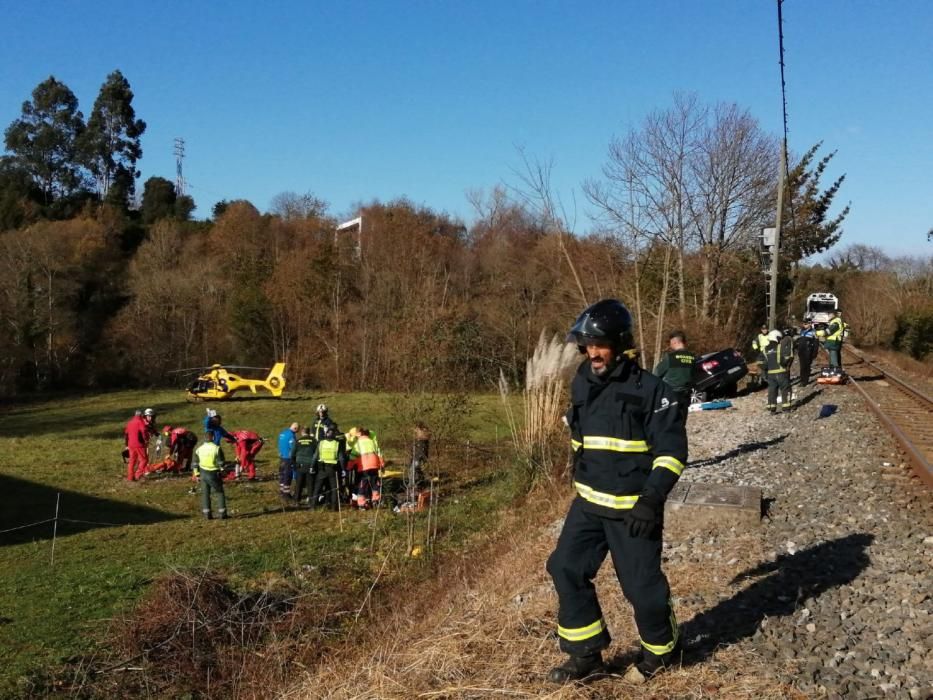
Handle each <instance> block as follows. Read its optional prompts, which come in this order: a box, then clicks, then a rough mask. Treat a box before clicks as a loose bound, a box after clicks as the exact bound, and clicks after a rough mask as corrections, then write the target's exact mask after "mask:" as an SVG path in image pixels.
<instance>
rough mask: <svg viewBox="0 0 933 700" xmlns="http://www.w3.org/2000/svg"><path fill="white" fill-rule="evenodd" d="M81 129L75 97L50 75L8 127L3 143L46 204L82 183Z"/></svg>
mask: <svg viewBox="0 0 933 700" xmlns="http://www.w3.org/2000/svg"><path fill="white" fill-rule="evenodd" d="M84 129H85V126H84V115H82V114H81V112H80V111H78V99H77V98H76V97H75V96H74V93H73V92H72V91H71V90H70V89H69V88H68V86H67V85H65V84H64V83H61V82H59V81H58V80H56V79H55V78H54V77H52V76H49V78H48V79H47V80H44V81H43V82H41V83H39V84H38V85H37V86H36V88H35V90H33V91H32V100H27V101H26V102H23V107H22V116H20V117H19V119H17V120H16V121H14V122H13V123H12V124H10V126H9V127H7V130H6V132H5V133H4V143H5V144H6V148H7V150H9V151H10V152H11V153H12V154H13V155H12V159H13V162H14V165H15V166H17V167H19V168H21V169H22V170H23V171H25V172H26V173H28V174H29V176H30V178H32V180H33V181H34V182H35V183H36V186H37V187H39V189H40V190H41V191H42V195H43V198H44V200H45V203H46V204H51V203H52V202H53V201H55V200H56V199H57V198H59V197H64V196H67V195H70V194H72V193H73V192H74V191H75V190H78V189H80V188H81V187H82V186H83V185H84V184H85V182H84V176H83V173H82V170H81V166H80V164H79V162H78V158H77V144H78V140H79V139H80V138H81V135H82V133H83V132H84Z"/></svg>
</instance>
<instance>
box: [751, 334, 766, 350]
mask: <svg viewBox="0 0 933 700" xmlns="http://www.w3.org/2000/svg"><path fill="white" fill-rule="evenodd" d="M752 347H754V348H755V350H757V351H758V352H760V353H761V354H762V355H764V354H765V350H766V349H767V347H768V336H767V335H759V336H758V337H757V338H755V342H754V343H752Z"/></svg>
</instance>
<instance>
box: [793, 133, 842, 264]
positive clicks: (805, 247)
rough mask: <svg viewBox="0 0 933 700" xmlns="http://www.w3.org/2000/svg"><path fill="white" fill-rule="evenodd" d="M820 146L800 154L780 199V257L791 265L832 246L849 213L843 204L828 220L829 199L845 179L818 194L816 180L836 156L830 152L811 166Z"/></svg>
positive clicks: (838, 179) (840, 177) (831, 198)
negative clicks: (837, 212)
mask: <svg viewBox="0 0 933 700" xmlns="http://www.w3.org/2000/svg"><path fill="white" fill-rule="evenodd" d="M822 145H823V142H822V141H821V142H820V143H818V144H816V145H815V146H813V147H812V148H811V149H810V150H808V151H807V152H806V153H804V154H803V157H801V159H800V160H799V161H798V162H797V164H796V165H795V166H794V167H793V168H791V169H790V171H789V172H788V173H787V186H788V192H789V193H790V196H788V197H785V198H784V215H783V219H784V221H783V226H782V227H781V228H782V233H781V256H782V257H783V258H784V259H785V260H786V261H787V262H788V263H790V264H792V265H794V266H796V265H797V264H798V263H799V262H800V261H801V260H803V259H804V258H807V257H809V256H811V255H815V254H817V253H822V252H823V251H824V250H827V249H829V248H831V247H832V246H834V245H835V244H836V243H837V242H838V241H839V238H840V237H841V236H842V222H843V221H844V220H845V218H846V216H848V214H849V208H850V205H846V207H845V208H844V209H843V210H842V211H841V212H839V214H837V215H836V216H835V217H832V218H828V217H829V209H830V207H831V206H832V204H833V199H834V198H835V197H836V194H838V192H839V188H840V187H841V186H842V183H843V182H844V181H845V179H846V176H845V175H844V174H843V175H840V176H839V177H838V178H836V180H835V181H834V182H833V183H832V185H830V186H829V187H828V188H827V189H825V190H823V191H820V178H822V176H823V174H824V172H825V171H826V167H827V166H828V165H829V162H830V161H831V160H832V159H833V156H835V155H836V152H835V151H833V152H832V153H829V154H827V155H825V156H823V157H822V158H820V160H819V161H818V162H817V163H816V165H814V164H813V161H814V158H816V152H817V151H818V150H819V149H820V147H821V146H822Z"/></svg>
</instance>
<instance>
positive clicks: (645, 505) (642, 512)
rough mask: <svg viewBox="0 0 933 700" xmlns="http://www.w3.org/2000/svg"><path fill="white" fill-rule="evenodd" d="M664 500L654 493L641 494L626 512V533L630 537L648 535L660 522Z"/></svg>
mask: <svg viewBox="0 0 933 700" xmlns="http://www.w3.org/2000/svg"><path fill="white" fill-rule="evenodd" d="M663 511H664V501H663V500H661V499H659V498H657V497H656V496H654V495H649V494H644V493H643V494H641V495H640V496H639V497H638V501H637V502H636V503H635V506H634V507H633V508H632V509H631V510H630V511H629V512H628V534H629V536H630V537H650V536H651V534H652V533H653V532H654V531H655V529H656V528H657V527H658V525H660V523H661V513H662V512H663Z"/></svg>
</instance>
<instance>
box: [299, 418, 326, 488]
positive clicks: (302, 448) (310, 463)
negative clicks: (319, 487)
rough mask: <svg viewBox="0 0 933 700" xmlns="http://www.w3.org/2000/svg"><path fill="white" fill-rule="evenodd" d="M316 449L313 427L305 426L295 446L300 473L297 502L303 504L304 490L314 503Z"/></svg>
mask: <svg viewBox="0 0 933 700" xmlns="http://www.w3.org/2000/svg"><path fill="white" fill-rule="evenodd" d="M322 437H323V436H322ZM316 451H317V440H315V439H314V436H313V435H312V434H311V428H304V429H303V430H302V431H301V436H300V437H299V438H298V446H297V447H296V448H295V473H296V474H297V475H298V478H297V479H296V481H295V503H297V504H299V505H301V494H302V492H303V491H307V492H308V498H309V501H308V503H309V505H312V504H311V502H310V498H311V491H313V490H314V477H315V475H316V474H317V468H316V463H315V461H316V458H315V456H314V453H315V452H316Z"/></svg>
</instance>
